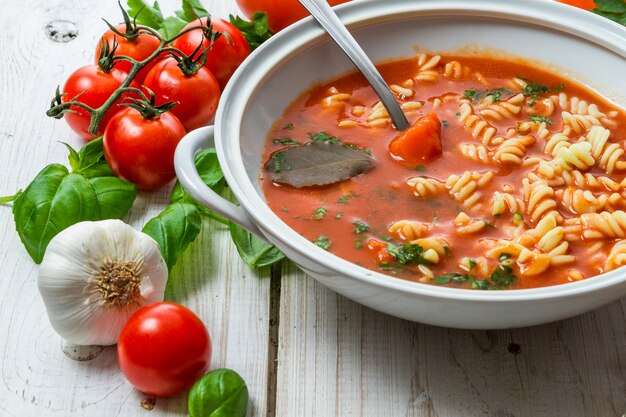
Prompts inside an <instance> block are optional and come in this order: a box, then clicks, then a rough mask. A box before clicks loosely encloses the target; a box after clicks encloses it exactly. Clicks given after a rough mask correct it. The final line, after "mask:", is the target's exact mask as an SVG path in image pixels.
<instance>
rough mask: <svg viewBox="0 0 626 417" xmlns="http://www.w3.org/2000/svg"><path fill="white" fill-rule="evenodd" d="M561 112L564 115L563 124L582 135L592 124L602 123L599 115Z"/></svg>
mask: <svg viewBox="0 0 626 417" xmlns="http://www.w3.org/2000/svg"><path fill="white" fill-rule="evenodd" d="M561 114H562V117H563V126H564V127H566V128H568V129H569V130H571V131H573V132H574V133H576V134H577V135H582V134H583V133H585V132H586V131H588V130H589V129H590V128H591V126H599V125H601V124H602V123H600V120H598V118H597V117H595V116H592V115H583V114H571V113H569V112H566V111H564V112H563V113H561Z"/></svg>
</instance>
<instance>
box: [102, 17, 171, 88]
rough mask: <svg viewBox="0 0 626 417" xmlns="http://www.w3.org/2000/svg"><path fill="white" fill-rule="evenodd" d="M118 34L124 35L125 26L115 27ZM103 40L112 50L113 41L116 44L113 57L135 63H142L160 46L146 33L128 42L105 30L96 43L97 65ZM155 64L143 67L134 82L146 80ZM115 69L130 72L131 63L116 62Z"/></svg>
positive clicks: (154, 61) (153, 62)
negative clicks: (130, 60) (127, 58)
mask: <svg viewBox="0 0 626 417" xmlns="http://www.w3.org/2000/svg"><path fill="white" fill-rule="evenodd" d="M115 28H116V29H117V30H118V31H119V32H120V33H126V25H117V26H116V27H115ZM103 39H104V40H105V41H106V42H108V43H109V46H110V47H111V48H113V39H115V41H116V42H117V49H116V50H115V55H124V56H128V57H131V58H133V59H136V60H137V61H143V60H144V59H146V58H148V57H149V56H150V55H151V54H152V53H153V52H154V51H156V50H157V48H158V47H159V45H160V42H159V40H158V39H157V38H156V37H154V36H152V35H150V34H147V33H141V34H139V35H138V36H137V37H136V38H134V39H132V40H128V39H126V38H124V37H122V36H118V35H116V34H115V33H114V32H113V31H112V30H110V29H109V30H107V31H106V32H104V35H102V37H101V38H100V41H99V42H98V46H97V47H96V59H95V61H96V62H95V63H96V64H97V63H98V57H99V56H100V51H101V49H102V40H103ZM155 64H156V60H153V61H151V62H150V63H149V64H148V65H146V66H145V67H143V68H142V69H141V70H140V71H139V72H138V73H137V75H136V76H135V79H134V81H136V82H137V84H142V82H143V80H144V79H145V78H146V75H147V74H148V72H149V71H150V69H151V68H152V67H153V66H154V65H155ZM115 68H117V69H119V70H122V71H125V72H130V68H131V63H130V62H128V61H118V62H117V63H116V64H115Z"/></svg>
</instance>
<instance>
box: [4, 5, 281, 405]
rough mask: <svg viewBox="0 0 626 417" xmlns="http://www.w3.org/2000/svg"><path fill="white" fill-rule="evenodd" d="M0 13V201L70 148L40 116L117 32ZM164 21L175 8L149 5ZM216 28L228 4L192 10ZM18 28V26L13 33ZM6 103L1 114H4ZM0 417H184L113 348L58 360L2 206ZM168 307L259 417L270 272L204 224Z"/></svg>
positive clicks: (31, 8)
mask: <svg viewBox="0 0 626 417" xmlns="http://www.w3.org/2000/svg"><path fill="white" fill-rule="evenodd" d="M7 3H8V4H4V3H3V4H2V6H3V11H2V13H1V14H0V26H2V27H3V28H5V30H3V31H1V32H0V100H2V103H3V106H2V111H0V195H8V194H13V193H14V192H15V191H16V190H17V189H19V188H23V187H24V186H26V185H27V184H28V183H29V182H30V180H31V179H32V178H33V177H34V176H35V175H36V174H37V172H38V171H39V170H41V169H42V168H43V167H44V166H45V165H46V164H48V163H51V162H61V163H66V161H67V156H66V154H67V152H66V150H65V148H64V146H63V145H61V144H60V143H58V142H57V141H67V142H69V143H70V144H71V145H73V146H75V147H79V146H80V145H81V141H80V139H79V138H78V137H77V136H76V135H75V134H73V133H72V132H71V131H70V129H69V128H68V127H67V125H66V123H65V122H64V121H57V120H53V119H50V118H47V117H46V116H45V111H46V109H47V107H48V104H49V102H50V98H51V97H52V95H53V93H54V89H55V88H56V85H57V84H59V83H62V82H63V81H64V80H65V78H67V76H68V75H69V74H70V72H71V71H73V70H74V69H76V68H78V67H80V66H82V65H87V64H91V62H92V60H93V57H92V54H93V52H94V46H95V42H96V39H97V37H98V36H99V35H100V34H101V33H102V32H104V30H105V25H104V23H103V22H102V21H101V20H100V18H101V17H105V18H107V19H109V20H111V21H113V22H116V21H118V20H119V11H118V6H117V2H114V1H103V2H91V1H90V2H85V1H79V0H64V1H59V0H52V1H43V0H27V1H21V2H7ZM160 3H161V5H162V6H163V9H164V12H165V13H171V12H172V11H173V10H174V9H175V8H177V7H179V2H178V1H173V0H169V1H167V0H164V1H160ZM203 4H204V5H205V7H206V8H207V9H209V10H211V11H212V12H213V13H214V15H216V16H224V17H227V16H228V13H229V12H231V13H233V12H235V11H236V4H235V3H234V2H230V1H226V0H224V1H219V2H218V1H213V2H210V1H203ZM59 19H61V20H67V21H70V22H73V23H75V25H76V28H77V29H78V36H77V37H76V38H75V39H73V40H70V41H69V42H66V43H58V42H54V41H52V40H50V39H49V38H48V37H47V35H46V29H45V28H46V25H48V23H49V22H50V21H54V20H59ZM18 22H19V23H20V25H19V26H18V24H17V23H18ZM7 103H10V104H7ZM168 196H169V189H164V190H160V191H156V192H142V193H141V194H140V196H139V198H138V200H137V202H136V203H135V205H134V207H133V209H132V211H131V213H130V215H129V218H128V219H127V220H128V221H129V222H130V223H131V224H132V225H133V226H135V227H137V228H140V227H142V226H143V225H144V224H145V222H146V221H147V219H149V218H150V217H152V216H154V215H156V214H157V213H158V212H159V211H160V210H161V209H162V208H163V207H164V206H165V205H166V204H167V202H168ZM0 233H2V237H3V238H2V239H0V262H1V265H2V268H1V269H0V358H1V359H0V377H1V379H0V416H2V417H5V416H6V417H9V416H10V417H14V416H15V417H24V416H41V417H46V416H64V417H71V416H87V415H88V416H124V417H132V416H140V415H146V413H147V409H150V408H153V409H152V411H151V412H150V415H151V416H186V415H187V406H186V395H181V396H178V397H175V398H172V399H158V400H156V403H154V404H152V401H151V400H149V399H147V398H146V396H145V395H143V394H141V393H139V392H138V391H136V390H134V389H133V388H132V386H131V385H130V384H129V383H128V382H126V381H125V380H124V378H123V376H122V374H121V373H120V372H119V369H118V365H117V356H116V352H115V347H108V348H106V349H105V350H104V351H103V352H102V353H101V354H100V355H99V356H97V357H96V358H95V359H93V360H91V361H87V362H76V361H73V360H71V359H69V358H68V357H66V356H65V355H64V354H63V353H62V351H61V340H60V338H59V337H58V336H57V335H56V334H55V333H54V332H53V330H52V328H51V327H50V324H49V322H48V319H47V316H46V313H45V309H44V306H43V303H42V301H41V298H40V297H39V294H38V292H37V288H36V277H37V271H38V266H37V265H35V264H34V263H33V261H32V260H31V259H30V258H29V257H28V255H27V254H26V251H25V250H24V248H23V246H22V245H21V243H20V241H19V238H18V236H17V234H16V232H15V227H14V224H13V219H12V216H11V210H10V206H6V207H0ZM169 285H171V287H170V289H171V290H172V293H174V294H176V296H175V297H174V298H173V299H174V301H179V302H181V303H183V304H185V305H186V306H188V307H190V308H191V309H192V310H194V311H195V312H196V313H198V314H199V316H200V317H201V318H202V319H203V321H204V322H205V323H206V324H207V327H208V328H209V332H210V333H211V335H212V336H213V348H214V351H213V352H214V354H213V360H212V367H213V368H218V367H228V368H232V369H234V370H236V371H237V372H239V373H240V374H241V375H242V376H243V378H244V379H245V380H246V382H247V384H248V387H249V390H250V396H251V403H250V407H249V412H248V416H265V414H266V412H265V410H266V403H267V399H266V393H267V390H266V385H267V373H268V357H267V352H268V344H267V340H268V329H269V269H266V270H261V271H258V272H253V271H250V269H249V268H248V267H247V266H246V265H244V264H243V263H242V262H241V260H240V259H239V256H238V255H237V252H236V251H235V249H234V247H233V246H232V243H231V241H230V238H229V235H228V231H227V230H226V229H225V228H224V227H223V226H220V225H219V224H216V223H213V222H208V223H207V224H205V227H204V229H203V231H202V234H201V236H200V237H199V239H198V241H197V242H196V243H194V244H193V245H192V246H191V247H190V249H189V251H188V252H186V253H185V255H184V257H183V259H182V260H181V261H180V264H179V265H177V266H176V268H175V269H174V271H173V273H172V276H171V278H170V283H169Z"/></svg>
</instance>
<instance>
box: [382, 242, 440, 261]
mask: <svg viewBox="0 0 626 417" xmlns="http://www.w3.org/2000/svg"><path fill="white" fill-rule="evenodd" d="M387 252H389V254H390V255H391V256H393V257H394V259H395V261H396V262H397V263H399V264H401V265H424V264H431V262H430V261H428V260H427V259H424V248H422V247H421V246H420V245H417V244H415V243H405V244H404V245H402V246H397V245H394V244H391V243H389V244H387Z"/></svg>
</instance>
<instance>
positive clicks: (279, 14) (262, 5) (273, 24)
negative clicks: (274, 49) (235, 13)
mask: <svg viewBox="0 0 626 417" xmlns="http://www.w3.org/2000/svg"><path fill="white" fill-rule="evenodd" d="M348 1H350V0H328V4H330V5H331V6H336V5H337V4H341V3H346V2H348ZM237 4H238V5H239V8H240V9H241V11H243V13H244V14H245V15H246V16H247V17H248V19H252V15H253V14H254V12H265V13H267V20H268V23H269V27H270V30H271V31H272V32H273V33H276V32H278V31H280V30H282V29H284V28H286V27H287V26H289V25H290V24H292V23H294V22H297V21H298V20H300V19H303V18H305V17H307V16H308V15H309V12H307V11H306V9H305V8H304V7H303V6H302V5H301V4H300V3H299V2H298V0H237Z"/></svg>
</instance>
